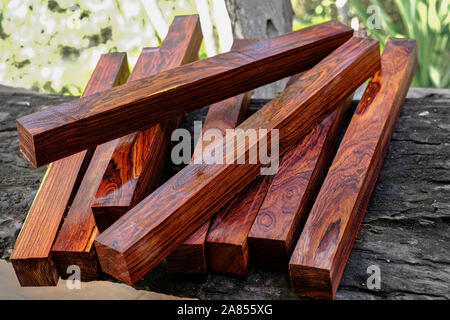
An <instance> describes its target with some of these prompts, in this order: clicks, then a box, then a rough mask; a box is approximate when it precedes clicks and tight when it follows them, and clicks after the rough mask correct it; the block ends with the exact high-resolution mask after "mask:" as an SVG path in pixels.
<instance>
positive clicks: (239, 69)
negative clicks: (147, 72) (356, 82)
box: [17, 21, 353, 166]
mask: <svg viewBox="0 0 450 320" xmlns="http://www.w3.org/2000/svg"><path fill="white" fill-rule="evenodd" d="M352 34H353V30H352V29H351V28H349V27H347V26H344V25H342V24H340V23H337V22H333V21H330V22H326V23H322V24H319V25H315V26H312V27H308V28H305V29H302V30H299V31H295V32H292V33H289V34H286V35H283V36H279V37H276V38H272V39H268V40H263V41H259V42H258V43H255V44H252V45H249V46H247V47H245V48H244V49H242V50H240V51H231V52H227V53H224V54H220V55H217V56H215V57H211V58H208V59H204V60H200V61H197V62H193V63H189V64H187V65H184V66H181V67H178V68H174V69H171V70H168V71H166V72H162V73H159V74H158V75H155V76H152V77H147V78H145V79H141V80H136V81H132V82H129V83H127V84H124V85H122V86H120V87H118V88H117V89H114V88H113V89H110V90H108V91H107V92H105V93H99V94H96V95H93V96H90V97H85V98H81V99H79V100H75V101H71V102H69V103H64V104H61V105H59V106H55V107H52V108H48V109H46V110H43V111H41V112H37V113H34V114H31V115H27V116H24V117H22V118H20V119H18V120H17V125H18V133H19V143H20V149H21V151H22V153H23V154H24V155H25V157H26V158H27V159H28V160H29V161H30V162H31V163H32V164H33V165H35V166H41V165H44V164H46V163H49V162H51V161H54V160H57V159H59V158H62V157H65V156H68V155H71V154H73V153H75V152H78V151H81V150H84V149H87V148H90V147H93V146H95V145H98V144H101V143H104V142H106V141H109V140H112V139H115V138H118V137H121V136H124V135H127V134H130V133H132V132H135V131H137V130H140V129H144V128H148V127H150V126H152V125H155V124H156V123H160V122H163V121H166V120H170V119H173V118H176V117H177V116H180V115H183V114H185V113H187V112H190V111H193V110H195V109H198V108H200V107H203V106H206V105H209V104H212V103H215V102H218V101H221V100H224V99H226V98H230V97H233V96H235V95H237V94H240V93H243V92H246V91H249V90H251V89H254V88H256V87H259V86H262V85H264V84H267V83H270V82H273V81H276V80H279V79H282V78H284V77H287V76H291V75H293V74H297V73H299V72H301V71H303V70H306V69H308V68H310V67H312V66H313V65H315V64H316V63H317V62H319V61H320V60H321V59H323V58H324V57H325V56H326V55H327V54H329V53H330V52H332V51H333V50H334V49H336V48H337V47H338V46H339V45H341V44H342V43H344V42H345V41H346V40H348V39H349V38H350V37H351V36H352ZM111 128H113V130H111Z"/></svg>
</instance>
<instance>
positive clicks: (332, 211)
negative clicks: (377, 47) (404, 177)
mask: <svg viewBox="0 0 450 320" xmlns="http://www.w3.org/2000/svg"><path fill="white" fill-rule="evenodd" d="M416 66H417V44H416V41H415V40H412V39H390V40H389V41H388V43H387V45H386V47H385V49H384V53H383V56H382V58H381V71H379V72H377V73H376V74H375V76H374V77H373V78H372V79H371V81H370V82H369V85H368V87H367V89H366V91H365V92H364V95H363V97H362V98H361V101H360V103H359V105H358V107H357V109H356V111H355V114H354V115H353V118H352V120H351V122H350V125H349V127H348V129H347V131H346V133H345V135H344V138H343V140H342V142H341V144H340V146H339V149H338V151H337V154H336V157H335V158H334V160H333V163H332V165H331V167H330V170H329V172H328V174H327V177H326V178H325V181H324V183H323V185H322V188H321V190H320V192H319V195H318V196H317V199H316V202H315V204H314V206H313V208H312V210H311V213H310V215H309V218H308V220H307V222H306V224H305V227H304V229H303V232H302V234H301V236H300V239H299V241H298V243H297V245H296V247H295V249H294V252H293V254H292V257H291V261H290V264H289V269H290V275H291V282H292V289H293V291H294V292H295V293H296V294H299V295H306V296H311V297H321V298H334V295H335V294H336V290H337V288H338V286H339V282H340V280H341V277H342V274H343V272H344V268H345V265H346V263H347V260H348V257H349V255H350V251H351V249H352V246H353V242H354V239H355V238H356V236H357V234H358V229H359V226H360V224H361V221H362V218H363V216H364V212H365V211H366V208H367V204H368V202H369V199H370V195H371V193H372V191H373V188H374V186H375V182H376V180H377V177H378V173H379V171H380V169H381V166H382V162H383V159H384V156H385V154H386V152H387V149H388V145H389V140H390V138H391V135H392V131H393V129H394V126H395V122H396V120H397V118H398V116H399V113H400V110H401V107H402V105H403V102H404V99H405V95H406V93H407V91H408V87H409V85H410V83H411V80H412V78H413V75H414V72H415V69H416Z"/></svg>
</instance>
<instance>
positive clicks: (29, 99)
mask: <svg viewBox="0 0 450 320" xmlns="http://www.w3.org/2000/svg"><path fill="white" fill-rule="evenodd" d="M73 99H74V98H73V97H66V96H54V95H44V94H36V93H35V92H32V91H27V90H23V89H19V88H10V87H2V86H0V101H1V102H0V120H1V121H0V136H1V139H0V164H1V165H0V181H1V188H0V258H1V259H7V258H8V257H9V256H10V254H11V251H12V248H13V246H14V241H15V239H16V237H17V235H18V232H19V230H20V228H21V225H22V223H23V221H24V219H25V215H26V213H27V211H28V209H29V207H30V206H31V203H32V202H33V198H34V195H35V193H36V191H37V189H38V187H39V184H40V181H41V180H42V178H43V176H44V173H45V167H42V168H39V169H35V168H33V167H32V166H31V165H30V164H29V163H28V162H27V161H26V160H25V159H24V158H23V157H22V155H21V154H20V152H19V150H18V139H17V132H16V127H15V119H16V118H17V117H20V116H22V115H25V114H28V113H30V112H36V111H39V110H42V108H43V107H47V106H52V105H58V104H61V103H63V102H67V101H70V100H73ZM266 103H267V101H261V100H253V101H252V104H251V105H250V111H251V112H254V111H255V110H257V109H259V108H260V107H262V106H263V105H264V104H266ZM449 104H450V89H430V88H411V89H410V91H409V94H408V99H407V100H406V103H405V105H404V107H403V109H402V112H401V114H400V118H399V120H398V121H397V125H396V128H395V130H394V134H393V137H392V139H391V143H390V147H389V151H388V154H387V156H386V159H385V161H384V164H383V168H382V170H381V172H380V175H379V178H378V181H377V184H376V186H375V190H374V192H373V194H372V198H371V201H370V203H369V206H368V209H367V212H366V214H365V217H364V220H363V223H362V225H361V228H360V231H359V234H358V237H357V238H356V241H355V244H354V247H353V250H352V253H351V255H350V258H349V261H348V264H347V268H346V269H345V271H344V275H343V278H342V281H341V286H340V288H339V290H338V292H337V294H336V299H431V298H433V299H450V293H449V291H448V283H450V270H449V268H448V265H449V263H450V259H449V254H448V253H449V252H450V236H449V235H450V205H449V202H448V199H449V198H450V166H449V163H448V159H449V158H450V148H448V136H449V134H450V110H449V108H448V105H449ZM355 105H356V103H354V104H353V108H354V107H355ZM206 112H207V109H206V108H205V109H202V110H199V111H196V112H194V113H192V114H189V115H188V117H187V118H186V119H185V120H184V121H183V122H182V124H181V127H183V128H186V129H189V130H190V131H191V134H192V133H193V131H192V127H191V126H192V121H193V120H204V118H205V115H206ZM179 169H180V167H179V166H173V167H172V174H174V173H176V172H177V171H178V170H179ZM436 244H439V245H436ZM372 264H376V265H378V266H379V267H380V269H381V280H382V284H381V290H369V289H367V285H366V281H367V278H368V274H367V271H366V270H367V267H368V266H369V265H372ZM11 274H12V273H10V274H8V276H11ZM14 281H17V279H14ZM136 287H137V288H139V289H145V290H151V289H153V290H154V291H157V292H163V293H167V294H172V295H177V296H185V297H193V298H200V299H253V298H254V299H297V297H296V296H295V295H293V294H292V293H291V289H290V284H289V278H288V276H287V274H286V273H281V272H271V271H265V270H261V269H258V268H250V273H249V275H248V276H247V277H246V278H244V279H242V278H236V277H230V276H226V275H221V274H216V273H211V274H208V275H205V276H201V277H198V276H195V277H187V276H186V275H170V274H167V273H166V269H165V264H161V265H160V266H158V267H157V268H156V269H155V270H154V271H152V272H151V273H149V274H148V275H147V276H146V277H145V278H144V280H142V281H140V282H139V283H137V284H136ZM0 290H4V288H2V289H0Z"/></svg>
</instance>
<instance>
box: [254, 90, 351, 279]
mask: <svg viewBox="0 0 450 320" xmlns="http://www.w3.org/2000/svg"><path fill="white" fill-rule="evenodd" d="M351 102H352V96H350V97H349V98H347V99H346V100H345V101H344V102H343V103H342V104H341V105H340V106H338V108H337V109H336V110H335V111H333V113H331V114H330V115H329V116H328V117H326V118H325V120H323V121H322V122H321V123H320V124H319V125H318V126H317V127H316V128H314V129H313V130H312V131H311V132H310V133H308V134H307V135H306V136H305V137H304V138H303V139H302V140H300V141H299V142H298V143H297V144H296V145H295V146H294V147H293V148H292V149H291V150H289V151H288V152H286V154H285V155H284V156H283V159H282V160H281V163H280V168H279V170H278V172H277V174H276V175H275V177H274V179H273V182H272V184H271V186H270V189H269V190H268V192H267V195H266V197H265V199H264V202H263V203H262V205H261V207H260V209H259V212H258V213H257V215H256V217H255V220H254V222H253V225H252V227H251V229H250V231H249V233H248V246H249V250H250V259H251V263H252V264H254V265H258V266H260V267H264V268H268V269H273V270H282V271H287V270H288V267H289V259H290V257H291V253H292V250H293V248H294V246H295V243H296V242H297V240H298V237H299V236H300V232H301V229H302V227H303V224H304V223H305V219H306V217H307V215H308V213H309V211H310V210H311V207H312V205H313V203H314V199H315V197H316V196H317V193H318V192H319V190H320V186H321V184H322V182H323V179H324V178H325V175H326V173H327V171H328V167H329V166H330V164H331V161H332V160H333V156H334V154H335V152H336V148H337V144H338V140H339V138H340V134H341V133H342V129H343V127H344V120H345V114H346V111H347V109H348V107H349V106H350V104H351Z"/></svg>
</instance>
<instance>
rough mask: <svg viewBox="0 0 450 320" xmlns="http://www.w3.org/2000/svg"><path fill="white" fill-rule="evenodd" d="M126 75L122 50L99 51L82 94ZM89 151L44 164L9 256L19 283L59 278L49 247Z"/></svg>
mask: <svg viewBox="0 0 450 320" xmlns="http://www.w3.org/2000/svg"><path fill="white" fill-rule="evenodd" d="M128 75H129V69H128V63H127V56H126V54H125V53H109V54H105V55H102V56H101V57H100V60H99V62H98V63H97V66H96V67H95V70H94V72H93V73H92V76H91V78H90V80H89V82H88V84H87V86H86V88H85V89H84V92H83V96H86V95H89V94H93V93H95V92H100V91H103V90H106V89H109V88H110V87H111V86H115V85H118V84H122V83H124V82H125V81H126V79H127V78H128ZM92 152H93V150H89V151H88V150H86V151H82V152H79V153H77V154H74V155H72V156H70V157H67V158H64V159H61V160H58V161H56V162H53V163H51V164H50V166H49V167H48V168H47V172H46V173H45V176H44V179H43V180H42V182H41V185H40V187H39V190H38V192H37V194H36V196H35V198H34V201H33V204H32V205H31V208H30V210H29V212H28V215H27V218H26V220H25V222H24V224H23V227H22V230H21V232H20V234H19V236H18V238H17V240H16V243H15V246H14V250H13V252H12V255H11V258H10V260H11V262H12V264H13V267H14V270H15V271H16V275H17V278H18V279H19V282H20V284H21V285H22V286H55V285H56V283H57V282H58V278H59V275H58V272H57V270H56V268H55V264H54V262H53V258H52V255H51V247H52V244H53V242H54V241H55V238H56V234H57V232H58V229H59V227H60V225H61V222H62V220H63V218H64V214H65V212H66V209H67V207H68V205H70V203H71V201H72V199H73V197H74V195H75V193H76V191H77V189H78V186H79V184H80V182H81V179H82V178H83V175H84V173H85V171H86V168H87V165H88V164H89V161H90V160H91V157H92Z"/></svg>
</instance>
